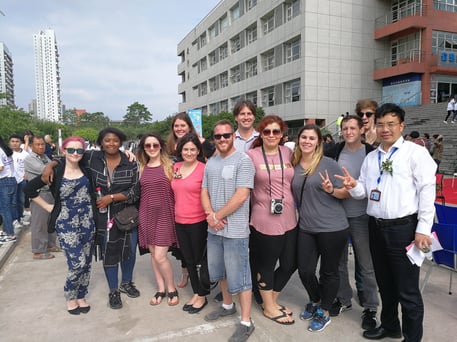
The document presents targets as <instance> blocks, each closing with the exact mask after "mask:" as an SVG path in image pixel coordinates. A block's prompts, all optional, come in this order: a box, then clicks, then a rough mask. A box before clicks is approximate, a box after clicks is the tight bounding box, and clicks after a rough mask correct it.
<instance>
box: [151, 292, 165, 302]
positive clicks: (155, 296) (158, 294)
mask: <svg viewBox="0 0 457 342" xmlns="http://www.w3.org/2000/svg"><path fill="white" fill-rule="evenodd" d="M165 297H166V293H165V292H156V294H155V295H154V297H152V298H155V300H156V301H155V303H154V302H153V301H152V299H151V301H150V302H149V304H150V305H159V304H160V303H162V299H164V298H165ZM159 298H160V302H159Z"/></svg>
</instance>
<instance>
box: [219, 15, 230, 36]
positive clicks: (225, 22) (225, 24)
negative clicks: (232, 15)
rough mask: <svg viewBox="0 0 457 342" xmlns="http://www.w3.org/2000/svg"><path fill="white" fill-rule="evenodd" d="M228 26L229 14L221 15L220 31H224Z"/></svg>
mask: <svg viewBox="0 0 457 342" xmlns="http://www.w3.org/2000/svg"><path fill="white" fill-rule="evenodd" d="M227 27H228V18H227V14H225V15H223V16H222V17H221V19H219V28H220V30H219V31H220V32H224V31H225V30H226V29H227Z"/></svg>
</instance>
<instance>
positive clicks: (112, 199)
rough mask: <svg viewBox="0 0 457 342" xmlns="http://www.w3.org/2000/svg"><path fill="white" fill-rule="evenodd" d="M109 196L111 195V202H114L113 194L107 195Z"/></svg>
mask: <svg viewBox="0 0 457 342" xmlns="http://www.w3.org/2000/svg"><path fill="white" fill-rule="evenodd" d="M109 197H111V203H113V202H114V195H113V194H111V195H109Z"/></svg>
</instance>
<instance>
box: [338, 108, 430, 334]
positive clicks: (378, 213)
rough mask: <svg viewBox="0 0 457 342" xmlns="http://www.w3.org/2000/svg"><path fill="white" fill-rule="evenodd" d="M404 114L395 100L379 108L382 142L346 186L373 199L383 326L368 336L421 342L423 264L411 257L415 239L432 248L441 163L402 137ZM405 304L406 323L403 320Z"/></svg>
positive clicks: (426, 248)
mask: <svg viewBox="0 0 457 342" xmlns="http://www.w3.org/2000/svg"><path fill="white" fill-rule="evenodd" d="M404 118H405V112H404V110H403V109H402V108H400V107H399V106H397V105H395V104H393V103H386V104H384V105H382V106H381V107H380V108H378V109H377V111H376V133H377V136H378V137H379V138H380V141H381V144H380V146H379V147H378V148H377V149H376V150H374V151H373V152H371V153H370V154H368V156H367V157H366V158H365V161H364V162H363V164H362V168H361V171H360V177H359V179H358V180H355V179H354V178H352V177H351V176H350V175H349V173H348V172H347V170H345V169H343V170H344V172H345V175H344V177H339V178H340V179H342V180H343V182H344V185H345V186H346V188H347V189H348V190H349V193H350V194H351V196H352V197H354V198H364V197H367V198H368V206H367V214H368V215H369V216H370V222H369V229H370V249H371V253H372V257H373V265H374V269H375V274H376V280H377V282H378V286H379V292H380V294H381V301H382V312H381V325H380V326H379V327H378V328H375V329H373V330H368V331H365V332H364V333H363V336H364V337H365V338H367V339H372V340H379V339H382V338H385V337H390V338H401V336H402V332H403V337H404V341H408V342H410V341H420V340H421V339H422V335H423V326H422V321H423V317H424V305H423V301H422V296H421V293H420V290H419V271H420V268H419V267H418V266H416V265H413V264H412V263H411V262H410V261H409V259H408V258H407V256H406V249H405V248H406V246H408V245H409V244H410V243H411V242H414V244H415V245H416V247H418V248H420V249H421V250H422V251H423V252H424V253H426V252H428V251H429V248H430V245H431V240H430V232H431V228H432V225H433V219H434V214H435V207H434V201H435V171H436V163H435V162H433V159H432V158H431V156H430V153H428V151H427V150H426V149H424V148H423V147H421V146H418V145H416V144H414V143H412V142H410V141H405V140H404V139H403V137H402V132H403V129H404V127H405V124H404ZM399 303H400V305H401V310H402V323H401V325H400V320H399V318H398V304H399Z"/></svg>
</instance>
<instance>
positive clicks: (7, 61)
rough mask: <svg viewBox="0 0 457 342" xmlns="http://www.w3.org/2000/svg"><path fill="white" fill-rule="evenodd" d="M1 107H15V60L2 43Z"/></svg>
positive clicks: (0, 68)
mask: <svg viewBox="0 0 457 342" xmlns="http://www.w3.org/2000/svg"><path fill="white" fill-rule="evenodd" d="M0 93H2V94H4V95H5V97H0V106H4V105H8V106H12V107H14V106H15V104H14V78H13V58H12V57H11V53H10V52H9V50H8V48H7V47H6V45H5V44H4V43H2V42H0Z"/></svg>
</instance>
